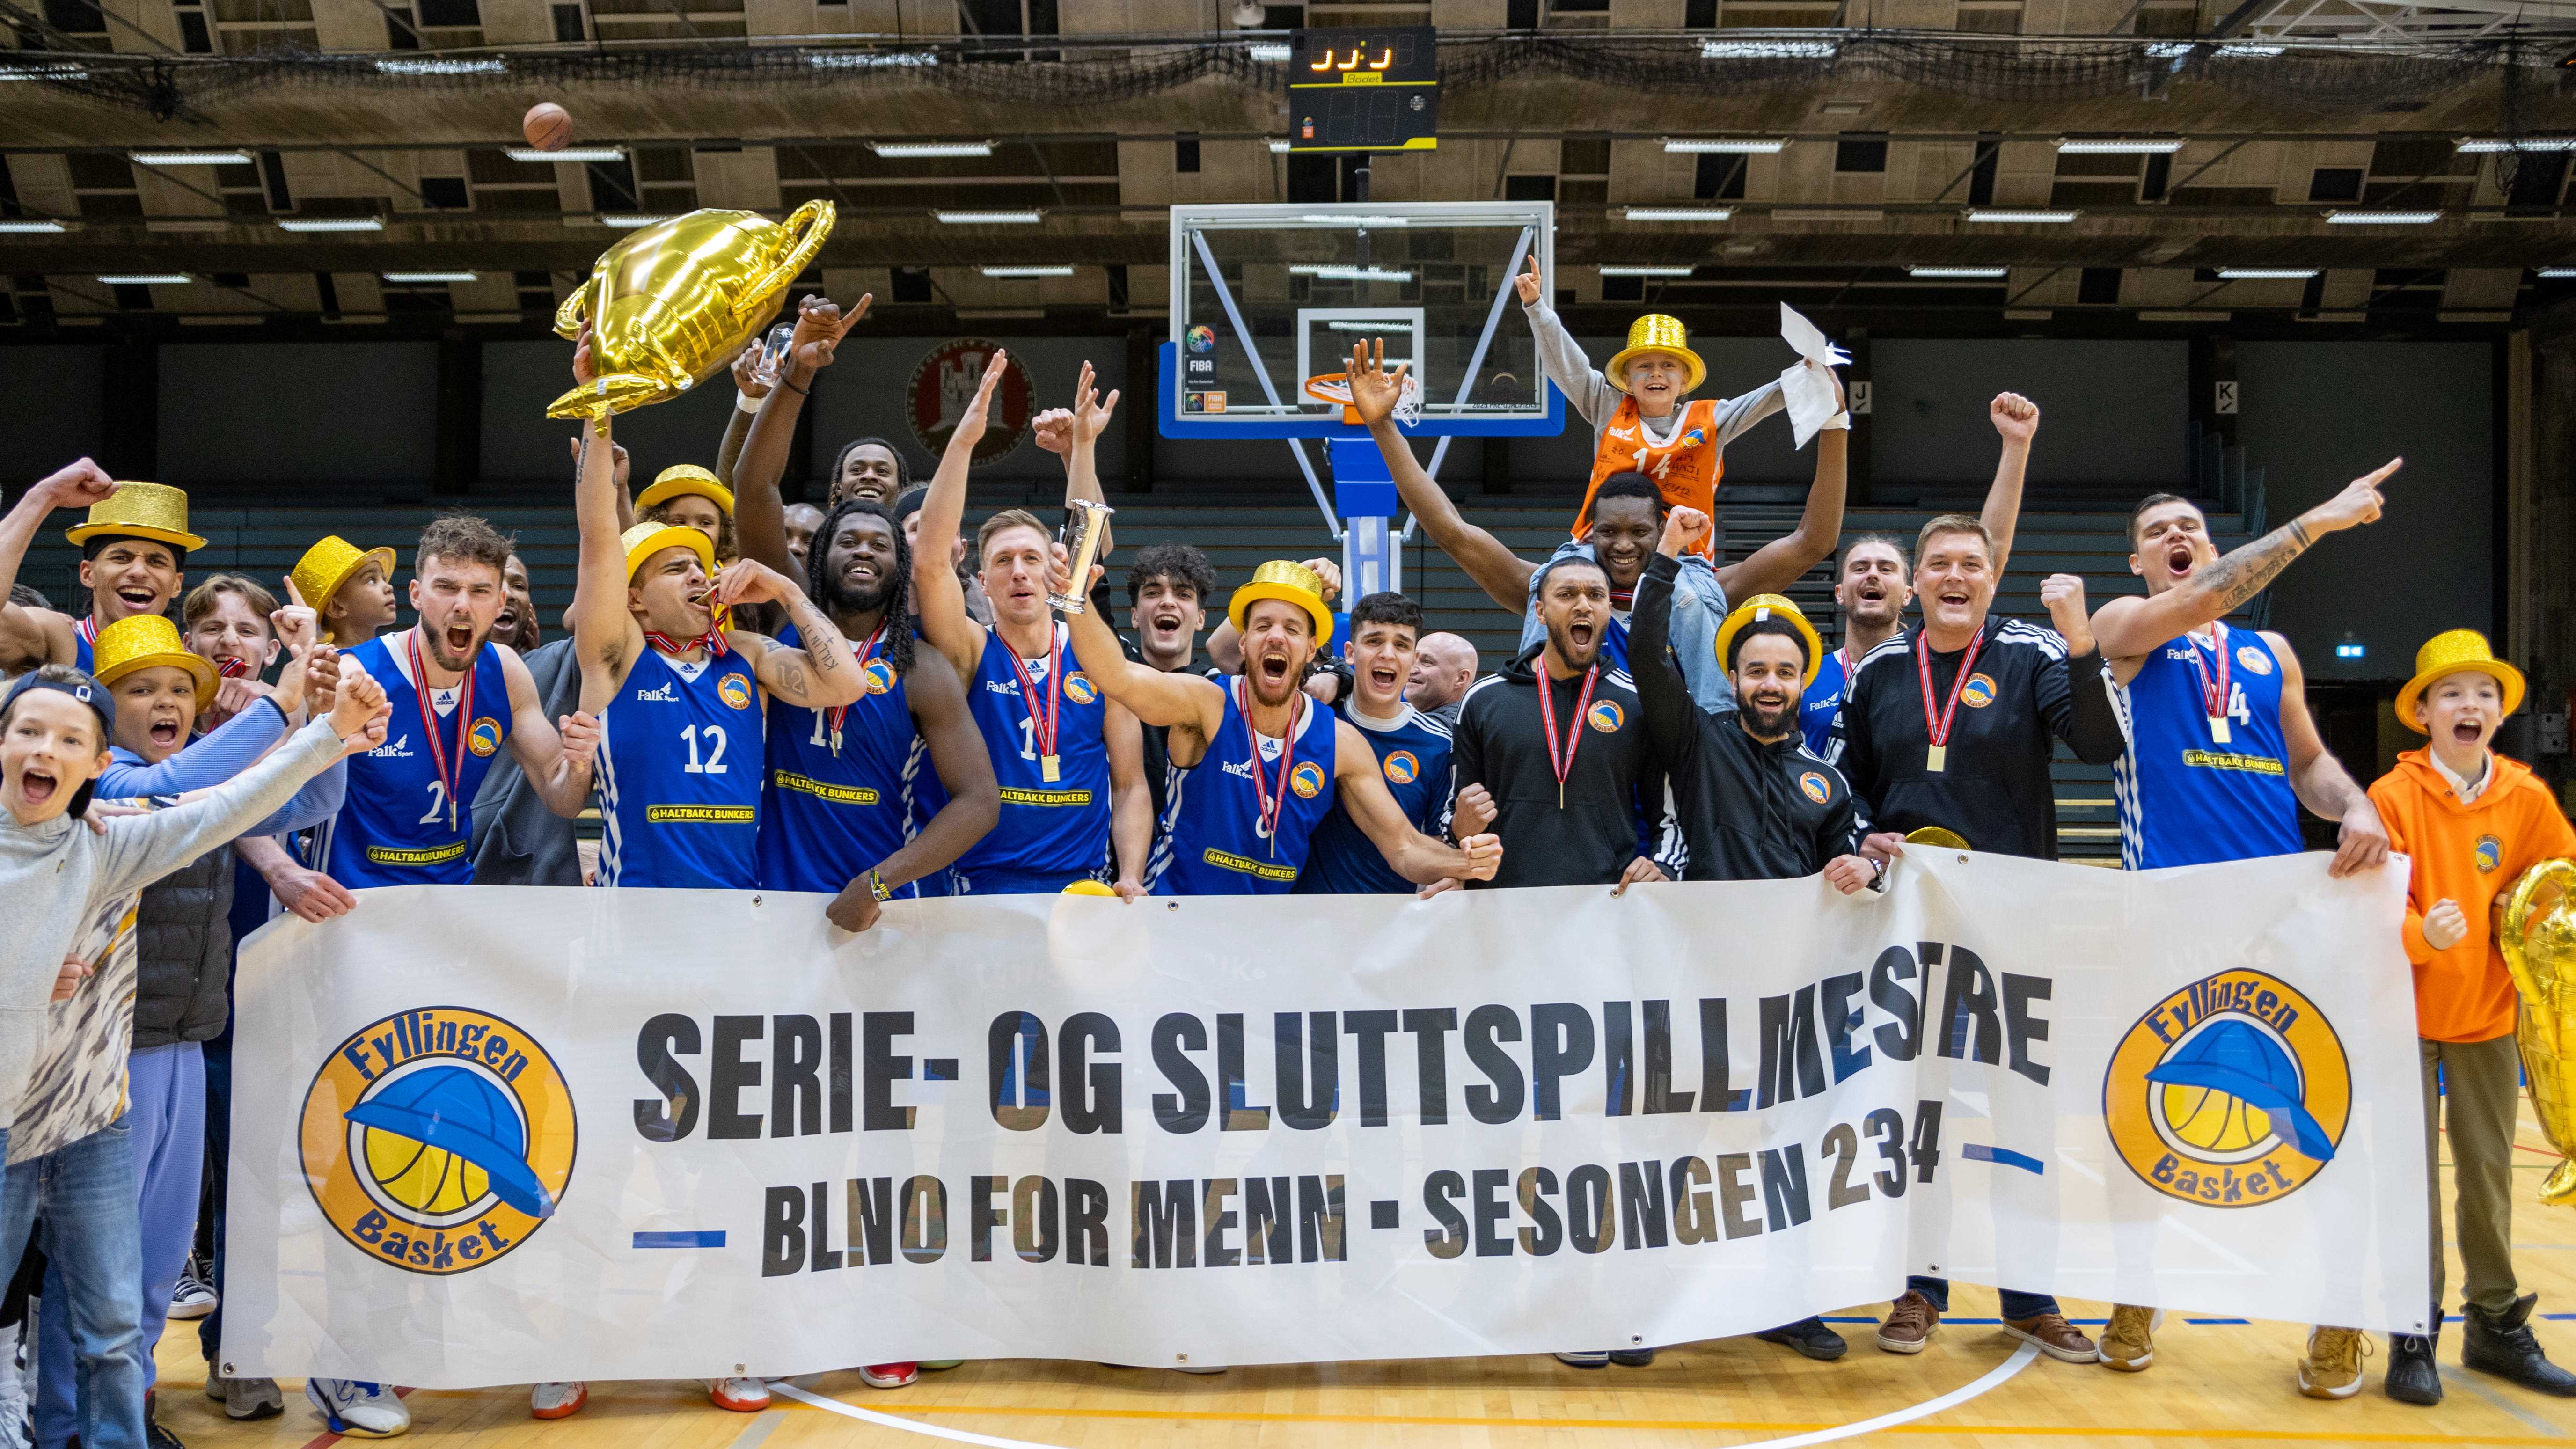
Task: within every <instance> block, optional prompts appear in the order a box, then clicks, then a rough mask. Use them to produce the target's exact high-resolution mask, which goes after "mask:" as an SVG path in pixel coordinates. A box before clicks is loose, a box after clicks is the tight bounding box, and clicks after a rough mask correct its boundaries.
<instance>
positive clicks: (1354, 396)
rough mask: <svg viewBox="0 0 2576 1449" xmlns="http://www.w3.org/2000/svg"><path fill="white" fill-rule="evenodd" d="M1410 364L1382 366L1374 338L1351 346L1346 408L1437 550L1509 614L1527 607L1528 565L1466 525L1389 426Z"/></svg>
mask: <svg viewBox="0 0 2576 1449" xmlns="http://www.w3.org/2000/svg"><path fill="white" fill-rule="evenodd" d="M1411 369H1412V364H1411V363H1398V364H1396V368H1395V371H1393V372H1389V371H1387V370H1386V343H1385V341H1384V340H1383V339H1380V340H1379V341H1378V342H1377V343H1376V344H1375V350H1374V351H1372V350H1371V345H1370V344H1369V343H1365V342H1363V343H1359V344H1356V345H1354V346H1353V347H1352V348H1351V363H1350V373H1349V376H1350V385H1351V406H1352V408H1353V409H1355V410H1356V411H1357V412H1358V413H1359V415H1360V421H1362V422H1364V423H1366V424H1368V430H1369V437H1370V438H1372V439H1374V440H1375V441H1376V443H1377V450H1378V453H1379V454H1380V455H1381V456H1382V457H1384V458H1385V459H1386V467H1387V471H1388V472H1389V473H1390V474H1392V475H1393V476H1394V478H1395V492H1396V496H1397V497H1398V498H1401V499H1402V500H1403V501H1404V506H1405V507H1406V508H1409V509H1411V510H1412V511H1413V516H1414V517H1415V518H1418V519H1420V520H1421V521H1422V527H1423V531H1424V532H1426V533H1428V534H1430V535H1431V541H1432V542H1433V543H1436V544H1438V545H1440V549H1441V552H1443V553H1446V554H1447V555H1449V557H1450V558H1451V559H1453V560H1455V561H1456V563H1457V565H1458V567H1460V568H1462V569H1465V570H1466V571H1467V577H1469V578H1471V579H1474V580H1475V581H1476V587H1478V588H1480V589H1483V590H1484V591H1485V596H1486V597H1487V598H1490V599H1492V600H1493V601H1494V602H1495V603H1496V604H1497V605H1499V606H1500V607H1502V608H1503V609H1505V610H1507V611H1508V612H1509V613H1510V614H1511V615H1512V617H1513V618H1516V619H1517V618H1519V617H1520V616H1521V615H1522V614H1525V613H1527V612H1528V611H1529V578H1530V565H1529V563H1528V562H1527V561H1526V560H1524V559H1522V558H1521V557H1520V556H1518V555H1517V554H1514V553H1513V552H1512V551H1511V550H1510V549H1508V548H1505V547H1503V541H1502V540H1501V539H1498V538H1496V537H1494V536H1493V535H1492V534H1490V533H1487V532H1486V531H1485V530H1483V529H1481V528H1478V527H1477V526H1476V525H1474V524H1472V523H1469V522H1468V521H1467V520H1466V519H1465V518H1464V517H1463V516H1461V515H1460V514H1459V512H1458V506H1457V505H1456V504H1454V503H1452V502H1450V501H1449V495H1448V494H1446V493H1444V492H1442V491H1441V490H1440V485H1439V484H1438V483H1435V482H1433V481H1432V479H1431V475H1430V474H1428V473H1425V472H1423V471H1422V465H1421V464H1420V463H1417V462H1415V461H1414V459H1413V444H1412V443H1410V442H1408V441H1406V439H1405V436H1404V434H1403V433H1402V432H1401V431H1399V430H1398V429H1397V428H1396V426H1395V403H1396V399H1397V398H1399V397H1402V396H1403V395H1404V376H1405V374H1406V373H1407V372H1408V371H1410V370H1411Z"/></svg>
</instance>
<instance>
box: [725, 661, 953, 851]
mask: <svg viewBox="0 0 2576 1449" xmlns="http://www.w3.org/2000/svg"><path fill="white" fill-rule="evenodd" d="M778 642H779V643H781V644H784V645H786V646H787V647H789V648H791V649H792V648H797V647H800V645H801V636H800V635H799V634H798V633H797V630H796V626H795V625H793V624H790V625H788V626H787V627H786V628H785V629H783V630H782V631H780V633H779V635H778ZM863 673H864V674H865V676H866V679H867V690H868V692H867V694H866V695H865V696H864V697H863V698H861V699H860V700H859V702H858V703H856V704H853V705H851V706H850V707H849V710H848V711H847V713H846V714H845V715H844V716H843V717H842V720H841V738H840V745H839V748H838V749H837V750H835V749H834V747H833V741H832V712H831V711H830V710H828V709H807V708H806V707H805V706H803V705H801V704H790V703H789V702H787V701H786V700H784V699H776V698H773V699H771V700H770V701H769V721H768V729H769V743H768V750H767V756H768V778H767V780H765V781H764V782H763V783H762V785H761V790H760V837H759V844H758V846H757V860H758V863H759V879H760V884H761V887H762V889H764V890H782V891H827V892H834V893H837V892H839V891H840V889H841V888H842V887H843V886H846V885H848V884H849V883H850V882H851V880H853V879H854V878H856V877H857V876H859V875H860V874H862V873H864V872H865V871H866V870H867V869H868V868H869V867H871V866H874V865H876V864H877V863H879V862H880V861H883V860H884V859H885V858H886V857H887V856H889V855H892V854H894V853H895V852H896V851H898V850H901V849H902V848H903V845H904V842H905V841H907V840H909V839H911V838H912V830H911V819H910V815H909V811H910V807H911V803H912V802H911V797H910V795H909V793H908V792H907V788H906V786H907V781H906V771H907V769H908V767H909V766H910V765H911V764H912V761H913V757H914V755H915V754H916V753H918V752H921V751H922V750H923V748H924V747H923V745H922V743H921V736H920V734H919V732H918V731H916V730H915V729H914V727H913V722H912V705H911V702H910V701H909V700H908V699H907V698H906V697H905V694H904V687H903V685H904V682H903V681H902V680H901V679H898V678H896V677H895V672H894V666H892V665H890V664H888V663H887V662H886V661H885V659H884V658H883V656H881V655H879V656H873V657H871V658H870V659H869V660H868V662H867V666H866V668H865V669H864V671H863ZM896 894H897V895H899V896H903V897H906V898H909V897H911V896H912V895H914V894H915V892H914V891H913V889H912V887H911V886H909V885H907V886H903V887H901V888H900V889H898V890H897V891H896Z"/></svg>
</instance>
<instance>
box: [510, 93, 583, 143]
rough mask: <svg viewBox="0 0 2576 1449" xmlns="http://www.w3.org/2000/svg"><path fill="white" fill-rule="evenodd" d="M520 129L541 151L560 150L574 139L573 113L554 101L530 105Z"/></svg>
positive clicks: (529, 141)
mask: <svg viewBox="0 0 2576 1449" xmlns="http://www.w3.org/2000/svg"><path fill="white" fill-rule="evenodd" d="M519 130H520V132H521V133H522V134H524V135H526V137H527V138H528V144H529V145H531V146H534V147H536V148H537V149H538V150H540V151H560V150H562V149H563V148H564V147H565V146H566V145H567V144H569V143H570V142H571V140H572V113H571V112H569V111H567V110H565V109H564V108H563V107H561V106H559V105H556V104H555V103H554V102H552V101H539V102H537V103H536V104H535V105H533V106H530V107H528V114H527V116H526V118H525V119H523V120H521V121H520V122H519Z"/></svg>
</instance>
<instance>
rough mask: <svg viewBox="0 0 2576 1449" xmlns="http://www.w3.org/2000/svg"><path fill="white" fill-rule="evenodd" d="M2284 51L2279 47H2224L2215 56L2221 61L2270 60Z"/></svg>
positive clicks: (2219, 48)
mask: <svg viewBox="0 0 2576 1449" xmlns="http://www.w3.org/2000/svg"><path fill="white" fill-rule="evenodd" d="M2283 49H2284V47H2282V46H2278V45H2222V46H2220V47H2218V49H2217V51H2216V52H2215V54H2216V55H2217V56H2218V57H2219V59H2221V60H2270V59H2271V58H2272V57H2274V56H2276V55H2279V54H2280V53H2281V52H2282V50H2283Z"/></svg>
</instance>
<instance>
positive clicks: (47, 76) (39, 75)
mask: <svg viewBox="0 0 2576 1449" xmlns="http://www.w3.org/2000/svg"><path fill="white" fill-rule="evenodd" d="M87 79H89V68H88V67H87V66H81V65H73V64H71V63H69V62H67V61H57V62H49V63H44V64H38V65H0V81H13V80H16V81H31V80H64V81H72V80H87Z"/></svg>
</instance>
